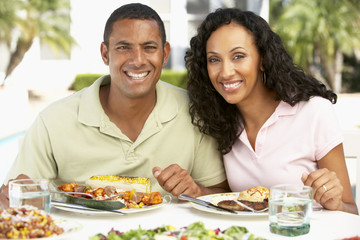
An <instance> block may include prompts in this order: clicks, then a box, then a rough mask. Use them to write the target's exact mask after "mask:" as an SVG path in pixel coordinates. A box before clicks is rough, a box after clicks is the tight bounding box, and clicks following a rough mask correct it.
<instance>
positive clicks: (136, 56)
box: [132, 49, 146, 67]
mask: <svg viewBox="0 0 360 240" xmlns="http://www.w3.org/2000/svg"><path fill="white" fill-rule="evenodd" d="M132 55H133V56H132V63H133V64H134V65H135V66H136V67H140V66H142V65H143V64H144V63H145V60H146V58H145V54H144V52H143V51H142V49H134V51H133V53H132Z"/></svg>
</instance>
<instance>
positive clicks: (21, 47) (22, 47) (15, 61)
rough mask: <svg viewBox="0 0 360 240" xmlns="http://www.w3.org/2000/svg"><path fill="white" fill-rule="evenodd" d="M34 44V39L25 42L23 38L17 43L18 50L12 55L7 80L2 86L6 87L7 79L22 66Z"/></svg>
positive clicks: (6, 75) (6, 74)
mask: <svg viewBox="0 0 360 240" xmlns="http://www.w3.org/2000/svg"><path fill="white" fill-rule="evenodd" d="M32 44H33V38H30V39H29V40H25V39H23V38H21V37H20V38H19V39H18V41H17V43H16V49H15V51H14V52H12V53H11V56H10V61H9V63H8V65H7V68H6V72H5V78H4V80H3V83H2V85H5V81H6V78H7V77H8V76H9V75H10V74H11V73H12V72H13V71H14V69H15V68H16V67H17V66H18V65H19V64H20V62H21V61H22V60H23V58H24V56H25V53H26V52H27V51H28V50H29V49H30V47H31V46H32Z"/></svg>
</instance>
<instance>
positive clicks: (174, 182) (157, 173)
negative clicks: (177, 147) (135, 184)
mask: <svg viewBox="0 0 360 240" xmlns="http://www.w3.org/2000/svg"><path fill="white" fill-rule="evenodd" d="M153 174H154V177H155V178H156V179H157V181H158V182H159V184H160V186H161V187H162V188H163V189H165V190H166V191H167V192H169V193H171V194H172V195H174V196H177V195H179V194H180V193H183V194H186V195H189V196H192V197H197V196H200V195H201V189H200V186H199V185H197V184H196V183H195V182H194V179H193V178H192V177H191V176H190V175H189V173H188V172H187V171H186V170H185V169H183V168H181V167H180V166H179V165H177V164H172V165H170V166H168V167H167V168H165V169H161V168H159V167H154V168H153Z"/></svg>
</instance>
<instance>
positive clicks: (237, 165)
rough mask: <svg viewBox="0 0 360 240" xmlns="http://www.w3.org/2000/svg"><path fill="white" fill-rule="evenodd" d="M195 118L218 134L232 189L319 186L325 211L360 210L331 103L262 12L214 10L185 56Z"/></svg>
mask: <svg viewBox="0 0 360 240" xmlns="http://www.w3.org/2000/svg"><path fill="white" fill-rule="evenodd" d="M185 61H186V67H187V70H188V77H189V82H188V91H189V96H190V101H191V108H190V114H191V116H192V121H193V123H194V124H195V125H196V126H198V127H199V128H200V130H201V131H202V132H204V133H206V134H209V135H211V136H213V137H214V138H215V139H217V142H218V145H219V146H218V147H219V150H220V151H221V153H222V154H223V155H224V164H225V167H226V172H227V176H228V181H229V184H230V187H231V190H232V191H243V190H245V189H247V188H249V187H252V186H257V185H262V186H265V187H271V186H273V185H275V184H281V183H294V184H302V183H304V184H305V185H308V186H312V187H313V190H314V199H315V200H316V201H317V202H318V203H320V204H321V205H322V206H323V207H324V208H327V209H331V210H341V211H347V212H351V213H357V207H356V204H355V201H354V198H353V196H352V192H351V187H350V181H349V177H348V173H347V169H346V164H345V159H344V152H343V146H342V141H343V138H342V132H341V129H340V127H339V125H338V122H337V120H336V116H335V113H334V110H333V107H332V103H333V104H334V103H336V100H337V96H336V94H334V93H333V92H332V91H330V90H327V89H326V87H325V86H324V85H323V84H322V83H320V82H319V81H317V80H316V79H314V78H313V77H312V76H309V75H307V74H305V73H304V72H303V71H302V70H301V69H300V68H298V67H297V66H295V65H294V63H293V60H292V58H291V57H290V56H289V54H288V53H287V52H286V50H285V48H284V46H283V44H282V42H281V39H280V37H279V36H278V35H277V34H275V33H274V32H273V31H272V30H271V29H270V27H269V25H268V24H267V22H266V21H264V20H263V19H262V18H261V17H259V16H257V15H256V14H254V13H252V12H248V11H241V10H239V9H219V10H217V11H215V12H213V13H210V14H209V15H208V16H207V17H206V19H205V20H204V22H203V23H202V24H201V25H200V27H199V28H198V33H197V35H196V36H195V37H193V38H192V39H191V41H190V49H189V50H188V51H187V53H186V56H185Z"/></svg>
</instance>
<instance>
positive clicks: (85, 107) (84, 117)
mask: <svg viewBox="0 0 360 240" xmlns="http://www.w3.org/2000/svg"><path fill="white" fill-rule="evenodd" d="M107 84H110V75H105V76H102V77H100V78H99V79H97V80H96V81H95V82H94V83H93V84H92V85H91V86H89V87H88V88H86V89H84V92H83V94H82V96H81V98H80V104H79V116H78V120H79V121H80V122H81V123H83V124H86V125H89V126H94V127H99V126H100V121H101V117H102V116H104V115H105V112H104V109H103V108H102V106H101V102H100V95H99V92H100V86H102V85H107Z"/></svg>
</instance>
